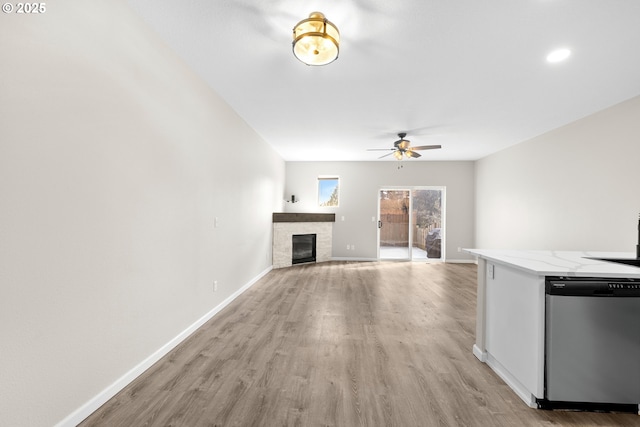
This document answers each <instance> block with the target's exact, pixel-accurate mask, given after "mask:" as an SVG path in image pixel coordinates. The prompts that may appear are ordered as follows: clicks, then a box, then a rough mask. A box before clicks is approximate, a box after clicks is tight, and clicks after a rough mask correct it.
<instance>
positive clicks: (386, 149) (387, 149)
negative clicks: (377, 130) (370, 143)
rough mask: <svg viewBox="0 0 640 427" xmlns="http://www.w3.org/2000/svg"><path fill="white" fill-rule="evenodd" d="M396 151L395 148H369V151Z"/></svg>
mask: <svg viewBox="0 0 640 427" xmlns="http://www.w3.org/2000/svg"><path fill="white" fill-rule="evenodd" d="M389 150H392V151H394V150H395V148H367V151H389Z"/></svg>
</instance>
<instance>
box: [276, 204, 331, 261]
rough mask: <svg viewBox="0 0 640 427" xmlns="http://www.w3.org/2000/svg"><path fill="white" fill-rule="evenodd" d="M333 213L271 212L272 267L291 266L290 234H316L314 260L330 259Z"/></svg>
mask: <svg viewBox="0 0 640 427" xmlns="http://www.w3.org/2000/svg"><path fill="white" fill-rule="evenodd" d="M335 221H336V215H335V214H325V213H276V212H274V214H273V250H272V252H273V258H272V264H273V268H284V267H291V265H292V262H291V258H292V236H293V235H294V234H315V235H316V262H325V261H330V260H331V245H332V235H333V223H334V222H335Z"/></svg>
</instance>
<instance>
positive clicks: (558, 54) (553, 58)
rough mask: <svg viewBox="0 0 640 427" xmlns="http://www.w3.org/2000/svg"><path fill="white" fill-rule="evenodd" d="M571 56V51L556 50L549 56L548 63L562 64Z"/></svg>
mask: <svg viewBox="0 0 640 427" xmlns="http://www.w3.org/2000/svg"><path fill="white" fill-rule="evenodd" d="M569 56H571V51H570V50H569V49H564V48H563V49H556V50H554V51H553V52H551V53H550V54H549V55H547V62H552V63H553V62H561V61H564V60H565V59H567V58H568V57H569Z"/></svg>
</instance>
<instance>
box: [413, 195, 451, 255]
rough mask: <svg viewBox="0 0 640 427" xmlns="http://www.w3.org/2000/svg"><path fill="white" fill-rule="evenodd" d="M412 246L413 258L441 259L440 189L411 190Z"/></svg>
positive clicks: (442, 235)
mask: <svg viewBox="0 0 640 427" xmlns="http://www.w3.org/2000/svg"><path fill="white" fill-rule="evenodd" d="M411 205H412V218H411V230H412V246H411V255H412V259H413V260H425V259H429V260H432V259H435V260H441V259H442V255H443V252H444V251H443V248H442V242H444V233H443V231H444V230H443V228H442V190H440V189H415V190H413V191H412V203H411Z"/></svg>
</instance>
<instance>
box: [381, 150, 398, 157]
mask: <svg viewBox="0 0 640 427" xmlns="http://www.w3.org/2000/svg"><path fill="white" fill-rule="evenodd" d="M395 152H396V150H393V151H392V152H390V153H389V154H385V155H384V156H380V157H378V159H384V158H385V157H387V156H390V155H392V154H393V153H395Z"/></svg>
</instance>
